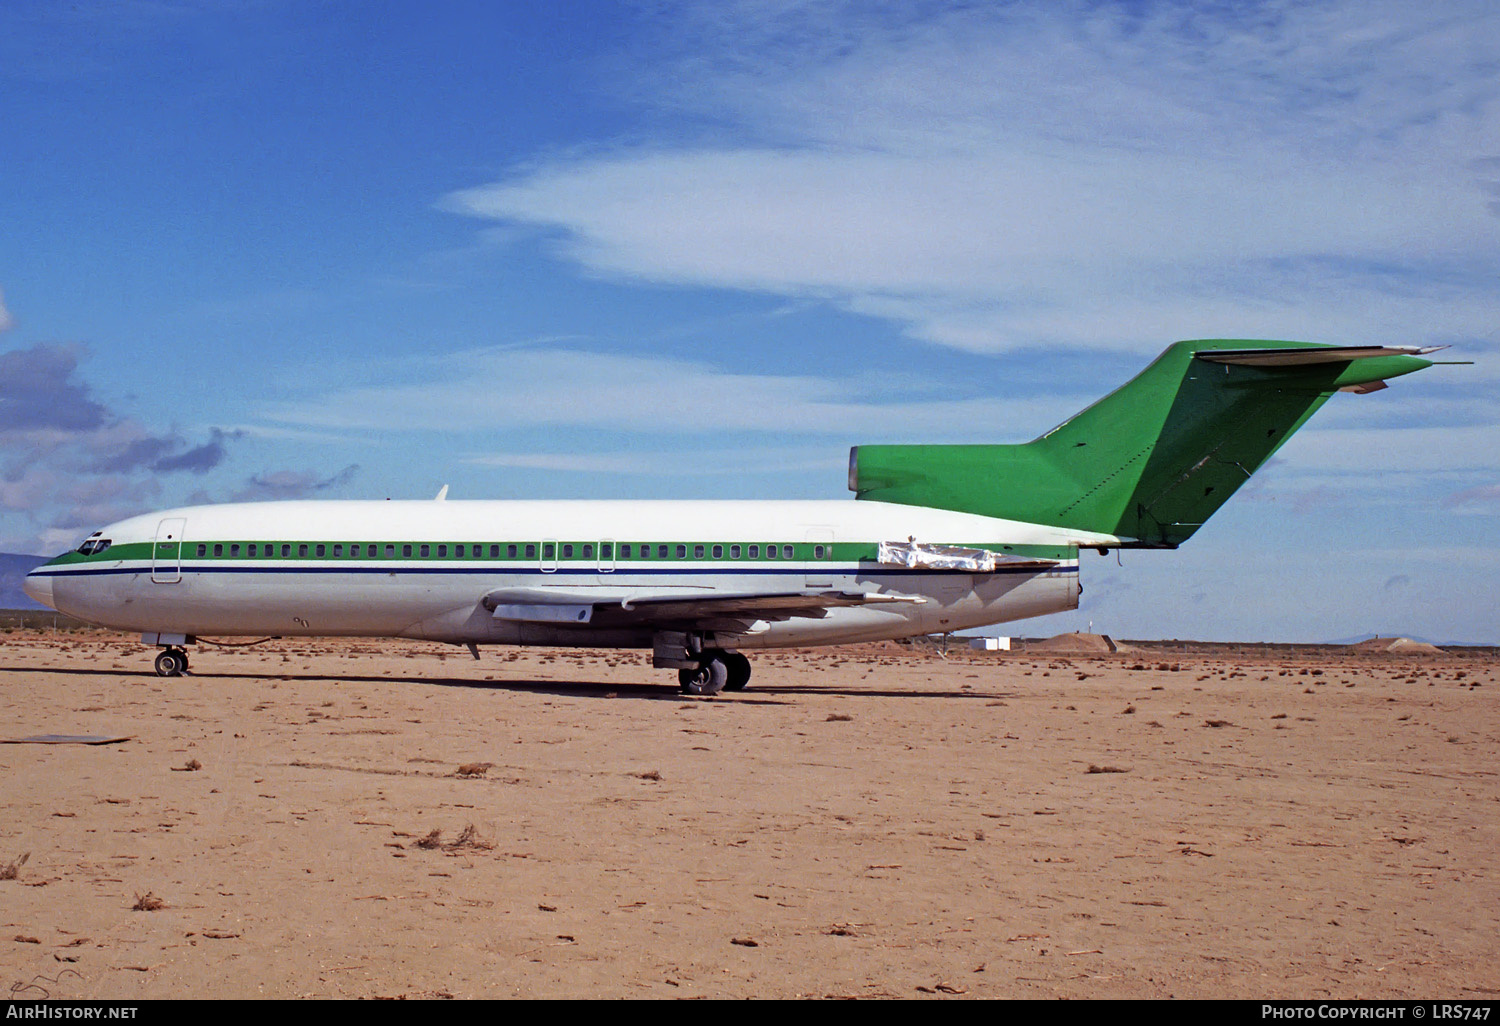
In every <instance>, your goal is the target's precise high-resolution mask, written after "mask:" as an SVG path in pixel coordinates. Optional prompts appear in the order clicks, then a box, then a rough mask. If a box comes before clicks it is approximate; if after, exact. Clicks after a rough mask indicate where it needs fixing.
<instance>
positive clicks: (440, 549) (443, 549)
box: [438, 545, 448, 558]
mask: <svg viewBox="0 0 1500 1026" xmlns="http://www.w3.org/2000/svg"><path fill="white" fill-rule="evenodd" d="M447 554H448V546H446V545H439V546H438V556H439V557H440V558H441V557H443V556H446V555H447Z"/></svg>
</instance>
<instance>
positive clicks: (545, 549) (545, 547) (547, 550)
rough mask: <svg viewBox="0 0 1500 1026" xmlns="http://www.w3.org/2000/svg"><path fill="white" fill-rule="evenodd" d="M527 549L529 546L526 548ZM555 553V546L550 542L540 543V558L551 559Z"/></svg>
mask: <svg viewBox="0 0 1500 1026" xmlns="http://www.w3.org/2000/svg"><path fill="white" fill-rule="evenodd" d="M528 547H529V546H528ZM556 552H557V546H556V545H554V544H553V543H552V542H542V558H543V559H552V558H553V557H554V554H555V553H556Z"/></svg>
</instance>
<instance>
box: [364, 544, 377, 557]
mask: <svg viewBox="0 0 1500 1026" xmlns="http://www.w3.org/2000/svg"><path fill="white" fill-rule="evenodd" d="M379 551H380V546H378V545H367V546H365V556H366V557H367V558H369V559H374V558H375V554H376V553H377V552H379Z"/></svg>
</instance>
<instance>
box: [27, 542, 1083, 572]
mask: <svg viewBox="0 0 1500 1026" xmlns="http://www.w3.org/2000/svg"><path fill="white" fill-rule="evenodd" d="M600 544H601V543H600V542H598V541H587V542H569V541H556V540H552V539H547V540H538V541H504V542H433V541H422V542H414V541H337V542H335V541H326V540H325V541H261V540H256V541H243V540H241V541H184V542H180V543H179V542H176V541H171V542H160V543H153V542H123V543H121V544H119V545H110V546H109V547H108V548H107V549H105V550H104V551H103V552H96V553H92V554H89V555H85V554H83V553H81V552H77V551H74V552H68V553H64V554H63V555H61V556H58V557H57V558H56V559H53V560H52V561H51V562H50V563H49V564H48V565H50V566H69V565H75V564H90V563H115V562H120V561H124V560H152V559H160V560H173V561H176V560H178V559H183V560H194V559H218V560H243V561H246V562H250V561H254V562H267V561H280V560H287V559H295V560H299V561H301V560H320V561H325V562H338V563H357V562H362V561H365V560H390V559H400V560H403V561H406V560H416V561H426V562H434V563H452V562H467V563H474V562H479V563H493V564H499V565H504V564H517V563H524V564H531V563H536V562H538V561H546V562H549V563H553V562H555V563H589V564H594V563H598V562H600V561H601V560H603V561H606V562H610V563H613V564H614V565H615V566H629V565H632V564H661V563H677V562H682V563H698V562H704V561H715V562H745V561H752V560H753V561H756V562H768V563H777V562H801V563H809V562H811V563H857V562H860V561H862V560H873V559H876V558H877V555H878V551H879V544H878V543H876V542H832V543H829V542H723V541H716V542H708V541H699V542H680V541H673V542H660V541H652V542H620V541H609V542H605V543H604V544H607V545H609V546H611V549H610V552H609V553H607V554H605V555H602V556H601V555H600ZM252 546H254V554H253V555H252V554H251V547H252ZM965 547H967V548H975V549H989V550H990V551H993V552H995V553H997V554H999V555H1003V556H1024V557H1027V558H1031V559H1072V558H1074V557H1076V555H1077V551H1076V549H1074V548H1072V547H1071V546H1066V547H1064V546H1051V545H999V544H993V543H990V544H977V545H967V546H965ZM336 548H337V549H338V554H337V555H335V554H334V553H335V549H336ZM663 548H664V549H665V550H666V554H665V555H662V554H661V552H662V550H663ZM788 548H790V549H791V555H787V554H786V550H787V549H788ZM372 549H373V554H372V551H371V550H372ZM716 549H717V550H718V554H717V555H715V550H716ZM773 549H774V551H775V555H768V553H770V552H771V551H772V550H773ZM200 550H201V551H200ZM320 550H321V551H320ZM460 550H462V551H463V553H464V554H463V555H459V554H458V553H459V551H460ZM736 550H738V555H734V553H735V552H736ZM752 550H753V554H752ZM440 551H441V552H442V553H443V554H442V555H439V552H440ZM626 551H629V553H630V555H629V556H626V555H624V553H625V552H626ZM820 552H821V554H820ZM492 553H493V554H492ZM585 553H587V554H585Z"/></svg>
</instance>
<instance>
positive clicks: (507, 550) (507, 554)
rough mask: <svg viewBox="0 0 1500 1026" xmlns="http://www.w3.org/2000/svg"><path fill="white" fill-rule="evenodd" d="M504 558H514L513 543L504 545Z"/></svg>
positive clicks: (514, 548) (514, 549)
mask: <svg viewBox="0 0 1500 1026" xmlns="http://www.w3.org/2000/svg"><path fill="white" fill-rule="evenodd" d="M505 558H506V559H515V558H516V547H515V546H514V545H507V546H505Z"/></svg>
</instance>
